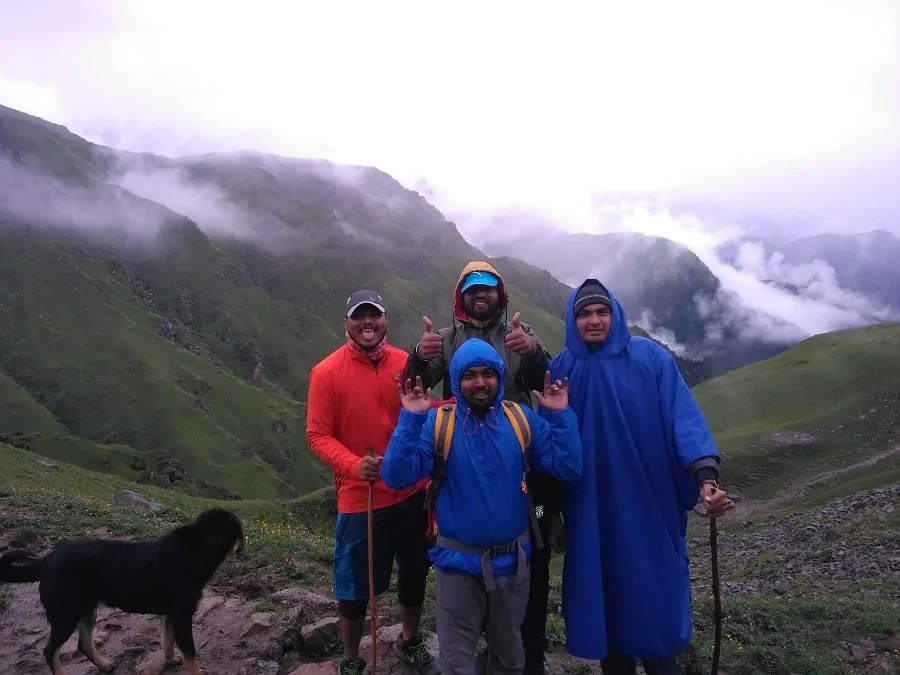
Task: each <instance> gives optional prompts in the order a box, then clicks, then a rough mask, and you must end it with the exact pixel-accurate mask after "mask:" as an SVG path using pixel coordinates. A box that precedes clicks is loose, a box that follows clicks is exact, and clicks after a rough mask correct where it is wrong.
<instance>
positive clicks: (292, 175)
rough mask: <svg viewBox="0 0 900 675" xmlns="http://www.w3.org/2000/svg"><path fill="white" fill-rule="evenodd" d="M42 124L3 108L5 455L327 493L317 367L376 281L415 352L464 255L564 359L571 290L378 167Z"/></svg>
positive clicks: (195, 488) (124, 472) (178, 479)
mask: <svg viewBox="0 0 900 675" xmlns="http://www.w3.org/2000/svg"><path fill="white" fill-rule="evenodd" d="M35 119H36V118H31V117H29V116H27V115H22V114H17V115H13V116H10V115H9V114H8V113H5V112H4V109H2V108H0V123H2V124H0V285H2V287H3V288H4V289H5V290H6V295H5V298H3V299H0V321H2V322H3V323H4V325H6V326H7V328H6V330H5V332H3V333H0V391H3V392H7V393H8V395H9V398H8V400H7V401H6V402H4V404H3V405H0V434H3V435H4V436H5V437H6V438H7V439H8V442H9V443H10V444H12V445H15V446H17V447H23V448H31V449H32V450H33V451H34V452H38V453H40V454H42V455H45V456H49V457H53V458H56V459H59V460H62V459H65V458H68V459H71V458H72V457H73V456H74V457H75V458H76V460H77V463H80V465H82V466H84V467H85V468H87V469H92V470H100V471H106V472H115V473H117V474H119V475H121V476H123V477H125V478H127V479H129V480H136V481H138V482H143V483H147V484H153V485H161V486H164V487H166V488H175V489H180V490H186V491H188V492H192V493H195V494H198V495H206V496H213V497H216V498H226V499H236V498H275V497H291V496H296V495H298V494H302V493H305V492H309V491H310V490H314V489H317V488H320V487H322V486H325V485H327V484H328V483H329V482H330V471H329V470H328V469H327V468H326V467H325V466H324V465H323V464H322V463H321V462H319V461H318V459H317V458H315V457H314V456H313V455H312V453H311V452H310V451H309V449H308V447H307V444H306V439H305V429H304V419H305V399H306V387H307V376H308V372H309V369H310V368H311V366H312V365H313V364H314V363H315V362H317V361H318V360H319V359H321V358H323V357H324V356H325V355H326V354H328V353H329V352H330V351H332V350H333V349H334V348H336V347H337V346H339V345H340V344H341V343H342V342H343V340H344V339H345V338H344V335H343V326H342V316H343V311H344V303H345V301H346V298H347V296H348V295H349V294H350V293H351V292H353V291H354V290H357V289H358V288H360V287H369V288H372V287H374V288H375V289H377V290H379V291H380V292H381V294H382V296H383V297H384V298H385V299H386V301H387V304H388V311H389V314H390V317H391V325H390V332H389V340H391V342H393V343H395V344H396V345H397V346H400V347H402V348H405V349H407V350H409V349H411V348H412V345H413V344H414V343H415V341H416V340H417V338H418V336H419V335H420V333H421V330H422V320H421V317H422V316H423V315H428V316H430V317H431V318H432V320H433V321H435V323H443V322H445V321H449V318H450V314H451V309H452V303H453V298H452V293H453V288H454V287H455V285H456V280H457V278H458V276H459V273H460V270H461V269H462V268H463V267H464V265H465V264H466V263H468V262H469V261H470V260H477V259H483V260H488V261H490V262H492V263H493V264H495V265H496V266H497V267H498V269H499V270H500V272H501V274H503V276H504V278H505V279H506V281H507V286H508V288H509V292H510V298H511V301H510V311H519V312H521V314H522V318H523V320H524V321H527V322H528V323H530V324H531V325H532V326H533V327H534V328H535V330H536V331H537V332H538V334H539V335H540V336H541V337H542V339H543V340H544V341H545V342H546V343H547V345H548V347H549V348H550V350H551V351H552V352H554V353H555V352H556V351H558V350H559V349H560V348H561V347H562V343H563V338H564V325H563V321H562V317H563V315H564V308H565V302H566V299H567V297H568V295H569V293H570V291H571V289H570V288H569V287H567V286H566V285H564V284H562V283H561V282H559V281H558V280H556V279H555V278H553V277H552V276H551V275H550V274H549V273H548V272H546V271H544V270H541V269H539V268H536V267H534V266H533V265H529V264H527V263H525V262H522V261H519V260H516V259H513V258H491V257H489V256H486V255H484V254H483V253H482V252H481V251H479V250H478V249H477V248H475V247H473V246H471V245H470V244H468V243H467V242H466V241H465V239H464V238H463V237H462V236H461V235H460V234H459V232H458V229H457V228H456V225H455V224H454V223H452V222H451V221H448V220H447V219H446V218H444V216H443V215H442V214H441V213H440V211H438V210H437V209H436V208H435V207H434V206H432V205H431V204H429V203H428V202H427V200H425V199H424V198H423V197H422V196H421V195H420V194H418V193H416V192H414V191H411V190H407V189H406V188H404V187H403V186H402V185H400V184H399V183H398V182H397V181H396V180H394V179H393V178H391V177H390V176H389V175H388V174H386V173H385V172H383V171H380V170H378V169H370V168H367V167H349V168H348V167H342V166H339V165H334V164H332V163H330V162H326V161H324V160H302V159H292V158H285V157H276V156H270V155H264V154H262V153H257V152H242V153H228V154H227V155H221V156H220V155H202V156H194V157H189V158H177V159H172V158H166V157H162V156H159V155H148V154H137V153H119V152H118V151H115V150H112V149H110V148H105V147H103V146H98V145H95V144H91V143H89V142H87V141H84V140H83V139H80V137H78V136H76V135H74V134H71V132H68V131H65V132H63V131H60V128H57V127H55V126H53V125H52V124H43V123H42V121H34V120H35ZM10 120H11V121H10ZM11 148H14V149H15V151H14V152H13V151H12V150H11ZM679 365H680V366H682V365H685V366H689V367H690V364H688V363H687V362H682V361H680V360H679ZM686 377H688V378H690V379H691V382H692V383H694V382H695V381H699V379H700V378H699V377H696V376H695V375H694V374H692V373H691V372H690V370H688V371H686Z"/></svg>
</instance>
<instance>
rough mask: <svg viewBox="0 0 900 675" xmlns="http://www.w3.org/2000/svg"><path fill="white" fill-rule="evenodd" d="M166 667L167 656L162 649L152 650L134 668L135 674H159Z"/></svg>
mask: <svg viewBox="0 0 900 675" xmlns="http://www.w3.org/2000/svg"><path fill="white" fill-rule="evenodd" d="M165 669H166V657H165V656H163V653H162V651H159V650H157V651H155V652H152V653H151V654H149V655H148V656H147V658H145V659H144V660H143V661H141V662H140V663H139V664H137V665H136V666H135V668H134V672H135V675H159V674H160V673H162V672H163V671H164V670H165Z"/></svg>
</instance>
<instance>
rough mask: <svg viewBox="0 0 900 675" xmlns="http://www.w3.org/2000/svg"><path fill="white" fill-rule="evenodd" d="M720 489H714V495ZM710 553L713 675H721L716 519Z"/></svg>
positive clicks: (720, 620)
mask: <svg viewBox="0 0 900 675" xmlns="http://www.w3.org/2000/svg"><path fill="white" fill-rule="evenodd" d="M719 489H720V488H718V487H717V486H716V487H713V493H715V492H716V491H717V490H719ZM709 549H710V550H709V552H710V556H711V558H712V561H711V562H712V591H713V621H714V622H715V635H714V637H713V656H712V670H711V671H710V672H711V673H712V675H719V653H720V651H721V649H722V596H721V591H720V588H719V533H718V530H717V529H716V519H715V518H710V519H709Z"/></svg>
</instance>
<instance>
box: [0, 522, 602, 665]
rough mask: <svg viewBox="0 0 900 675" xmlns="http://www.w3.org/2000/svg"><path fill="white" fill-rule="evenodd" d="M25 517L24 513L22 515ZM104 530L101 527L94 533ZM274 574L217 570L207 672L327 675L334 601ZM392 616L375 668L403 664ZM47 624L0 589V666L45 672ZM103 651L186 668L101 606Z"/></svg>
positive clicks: (202, 634) (31, 599) (210, 597)
mask: <svg viewBox="0 0 900 675" xmlns="http://www.w3.org/2000/svg"><path fill="white" fill-rule="evenodd" d="M21 515H23V516H26V517H27V516H28V514H27V513H23V514H21ZM94 535H95V536H97V537H105V536H107V533H106V532H105V531H103V530H97V531H95V532H94ZM20 546H27V548H28V549H29V550H33V551H35V552H44V551H46V550H49V548H50V543H49V541H46V540H39V541H21V540H18V539H17V535H16V533H15V532H6V533H0V553H2V552H3V551H5V550H8V549H9V548H16V547H20ZM273 589H274V584H273V579H272V574H271V573H270V572H268V571H267V570H265V569H261V570H258V571H257V572H256V573H252V574H249V575H243V576H241V577H240V578H239V579H234V580H231V579H228V578H227V577H226V575H224V574H221V573H220V574H217V576H216V577H215V578H214V579H213V581H212V582H211V583H210V585H209V586H208V588H207V589H206V592H205V593H204V598H203V600H202V601H201V603H200V607H199V609H198V610H197V613H196V614H195V616H194V640H195V642H196V645H197V650H198V654H199V659H200V663H201V665H202V666H203V668H204V672H205V673H206V675H250V674H253V675H288V674H289V675H333V674H334V673H335V672H336V670H337V662H338V658H339V654H340V644H341V641H340V634H339V629H338V622H337V605H336V603H335V601H334V599H333V597H332V596H331V595H330V593H329V592H328V590H327V589H310V588H282V589H280V590H273ZM399 620H400V617H399V615H398V614H396V613H390V612H384V613H382V612H378V617H377V634H378V644H377V652H378V667H377V672H378V673H379V674H380V675H390V674H392V673H395V672H397V671H401V670H405V668H404V666H403V665H402V664H400V663H399V662H398V661H397V659H396V657H395V656H394V655H393V653H392V651H391V649H392V646H393V643H394V641H395V640H396V638H397V636H398V635H399V633H400V623H399ZM366 631H367V635H366V636H365V637H364V638H363V641H362V645H361V647H362V656H363V658H366V659H367V660H369V663H370V664H371V655H372V639H371V637H370V635H369V634H368V631H369V627H368V625H367V627H366ZM47 634H48V629H47V623H46V621H45V619H44V614H43V609H42V608H41V605H40V600H39V598H38V586H37V584H9V585H6V586H3V587H0V673H4V674H6V673H17V674H18V673H46V672H48V669H47V666H46V664H45V662H44V658H43V655H42V653H41V650H42V649H43V647H44V644H45V642H46V640H47ZM95 635H96V639H97V644H98V647H99V649H100V651H101V653H102V654H103V655H104V656H106V657H107V658H109V659H111V660H114V661H115V662H116V663H117V668H116V672H117V673H134V674H135V675H157V674H159V673H162V672H164V671H165V672H179V671H181V672H184V669H183V666H179V667H177V668H176V669H172V668H170V669H168V670H166V668H165V660H164V658H163V654H162V647H161V643H160V622H159V620H158V619H157V618H156V617H151V616H141V615H134V614H127V613H124V612H121V611H119V610H116V609H108V608H101V610H100V612H99V615H98V619H97V626H96V633H95ZM428 644H429V647H430V649H431V651H432V653H433V654H434V655H435V656H437V655H438V645H437V639H436V636H435V635H434V634H432V633H428ZM77 647H78V644H77V633H76V634H73V636H72V638H70V640H69V642H68V643H67V644H66V645H65V646H64V648H63V650H62V654H61V661H62V663H63V665H64V667H65V668H66V672H67V674H68V675H88V674H91V675H93V674H94V673H97V672H98V670H97V668H96V667H95V666H94V665H93V664H91V663H90V662H89V661H88V660H87V659H86V658H85V657H84V656H83V655H82V654H81V653H79V652H78V649H77ZM548 666H549V667H548V671H549V672H550V673H551V675H553V674H556V675H561V674H562V673H563V672H566V673H587V672H589V671H591V670H592V668H591V667H590V666H579V665H575V666H573V663H572V659H571V658H569V657H567V656H566V655H565V654H559V653H557V654H550V655H549V659H548Z"/></svg>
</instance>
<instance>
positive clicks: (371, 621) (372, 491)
mask: <svg viewBox="0 0 900 675" xmlns="http://www.w3.org/2000/svg"><path fill="white" fill-rule="evenodd" d="M367 449H368V451H369V457H374V456H375V450H374V449H373V448H372V446H371V445H370V446H368V448H367ZM374 506H375V479H372V480H370V481H369V536H368V539H369V627H370V628H371V630H372V671H371V672H372V675H375V673H376V667H377V664H378V640H377V626H376V622H375V554H374V551H375V538H374V525H373V522H372V520H373V511H374Z"/></svg>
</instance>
